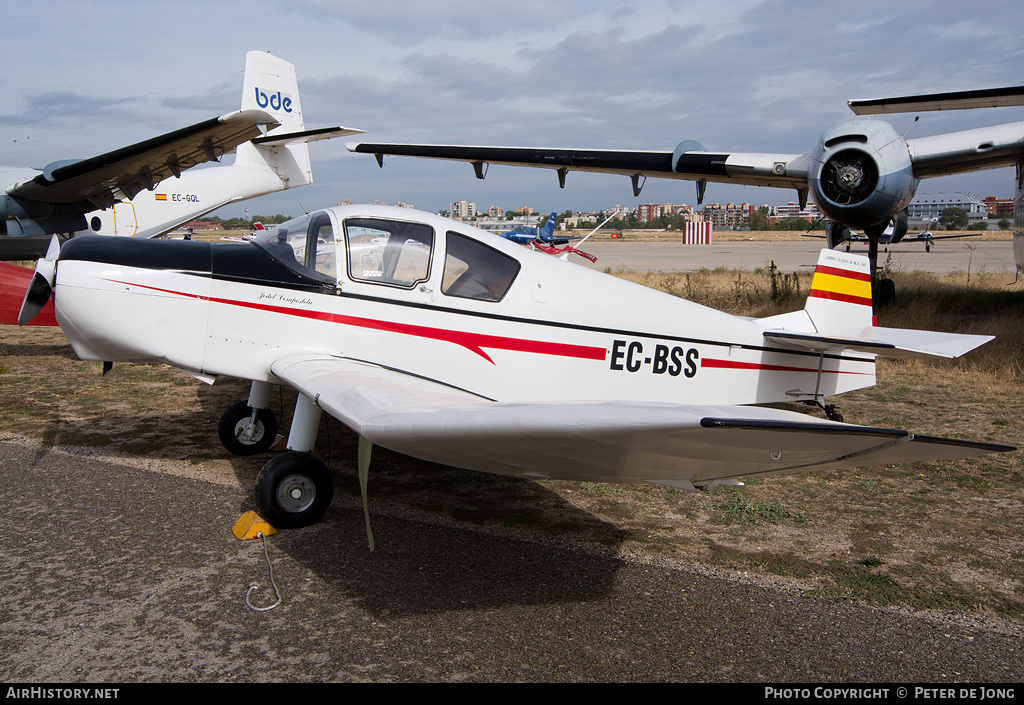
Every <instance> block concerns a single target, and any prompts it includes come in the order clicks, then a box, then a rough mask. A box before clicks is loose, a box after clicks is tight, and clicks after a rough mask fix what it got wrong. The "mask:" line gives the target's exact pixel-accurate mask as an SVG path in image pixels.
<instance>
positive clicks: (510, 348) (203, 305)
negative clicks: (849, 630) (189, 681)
mask: <svg viewBox="0 0 1024 705" xmlns="http://www.w3.org/2000/svg"><path fill="white" fill-rule="evenodd" d="M51 291H52V293H53V297H54V302H55V310H56V316H57V320H58V321H59V323H60V326H61V328H62V329H63V330H64V332H65V334H66V335H67V337H68V339H69V340H70V341H71V345H72V346H73V348H74V350H75V352H76V353H77V354H78V356H79V357H80V358H82V359H84V360H100V361H104V363H105V365H104V366H105V367H107V366H108V365H110V364H112V363H113V362H117V361H143V360H158V361H163V362H166V363H168V364H170V365H173V366H175V367H178V368H180V369H182V370H184V371H186V372H188V373H189V374H192V375H194V376H196V377H198V378H199V379H202V380H205V381H208V382H211V383H212V382H213V380H214V378H216V377H217V376H219V375H227V376H232V377H239V378H243V379H247V380H251V381H252V386H251V389H250V393H249V398H248V400H246V401H239V402H238V403H237V404H235V405H234V406H232V407H231V408H229V409H228V410H227V412H226V413H225V414H224V416H223V418H222V419H221V422H220V436H221V440H222V442H223V443H224V445H225V446H226V447H227V448H228V449H229V450H230V451H232V452H234V453H239V454H251V453H258V452H262V451H265V450H267V449H268V448H269V447H270V445H271V444H272V443H273V441H274V438H275V434H276V431H277V421H276V419H275V417H274V414H273V413H272V412H271V410H270V409H269V399H270V393H271V390H272V387H273V385H280V384H286V385H289V386H291V387H293V388H295V389H296V390H298V392H299V395H298V401H297V402H296V407H295V414H294V420H293V421H292V424H291V428H290V430H289V433H288V441H287V447H288V449H289V450H288V452H285V453H283V454H281V455H278V456H277V457H275V458H274V459H272V460H271V461H270V462H268V463H267V464H266V466H265V467H264V468H263V470H262V472H261V474H260V478H259V480H258V483H257V489H256V495H257V500H258V504H259V506H260V509H261V510H262V512H263V514H264V517H265V518H266V519H268V520H269V521H270V523H271V524H273V525H275V526H278V527H294V526H304V525H307V524H309V523H311V522H314V521H316V520H317V519H318V518H319V517H321V516H322V514H323V513H324V512H325V511H326V509H327V507H328V505H329V504H330V501H331V497H332V493H333V485H332V481H331V476H330V473H329V472H328V471H327V469H326V468H325V466H324V464H323V463H322V462H321V461H319V460H318V459H317V458H316V457H314V456H313V455H312V454H311V451H312V449H313V447H314V441H315V438H316V435H317V430H318V428H319V425H320V424H319V421H320V418H321V413H322V412H323V411H326V412H327V413H329V414H330V415H332V416H334V417H335V418H337V419H338V420H340V421H342V422H343V423H344V424H346V425H347V426H349V427H350V428H352V429H353V430H354V431H355V432H356V433H358V434H359V435H360V437H361V440H360V479H361V480H362V481H363V487H364V497H365V471H366V467H367V465H368V462H369V461H368V457H369V454H368V453H366V454H365V455H364V452H363V449H364V448H366V449H369V448H370V447H372V445H371V444H379V445H382V446H385V447H387V448H390V449H393V450H395V451H398V452H401V453H405V454H408V455H411V456H414V457H417V458H422V459H425V460H430V461H434V462H438V463H444V464H448V465H452V466H456V467H461V468H467V469H473V470H480V471H484V472H491V473H499V474H506V475H514V476H518V477H525V478H564V479H569V480H591V481H601V482H628V483H632V482H648V483H654V484H661V485H669V486H672V487H678V488H685V489H690V490H692V489H694V488H697V487H709V486H712V485H715V484H720V483H726V484H729V483H732V484H735V483H737V482H738V480H739V479H740V478H743V477H751V476H758V475H764V474H768V473H787V472H798V471H803V470H811V469H815V468H822V469H832V468H847V467H854V466H862V465H872V464H879V463H900V462H908V461H913V460H933V459H938V458H951V457H952V458H955V457H963V456H969V455H976V454H983V453H993V452H1000V451H1007V450H1013V449H1012V448H1011V447H1009V446H1004V445H997V444H993V443H980V442H970V441H962V440H952V439H940V438H932V437H927V436H917V435H914V434H911V433H908V432H906V431H900V430H893V429H884V428H871V427H864V426H856V425H851V424H846V423H840V422H838V421H834V420H825V419H819V418H816V417H812V416H809V415H805V414H801V413H797V412H791V411H783V410H777V409H773V408H763V407H757V406H750V405H753V404H766V403H771V402H784V401H804V402H808V403H816V404H821V402H822V400H823V399H824V398H825V397H826V396H831V395H834V394H839V393H842V392H846V391H848V390H852V389H858V388H862V387H866V386H870V385H872V384H874V382H875V357H876V356H877V355H890V356H903V357H941V358H949V357H956V356H959V355H961V354H963V353H966V352H968V351H969V350H971V349H973V348H974V347H976V346H978V345H981V344H982V343H984V342H986V341H988V340H990V339H991V337H990V336H977V335H954V334H945V333H934V332H928V331H913V330H899V329H889V328H879V327H875V326H873V325H872V307H871V287H870V284H869V272H868V262H867V259H866V258H864V257H862V256H857V255H849V254H845V253H840V252H835V251H832V250H824V251H823V252H822V254H821V257H820V259H819V262H818V267H817V270H816V272H815V275H814V279H813V282H812V286H811V291H810V296H809V298H808V300H807V304H806V307H805V308H804V309H803V310H800V311H795V312H792V313H789V314H784V315H779V316H773V317H770V318H764V319H749V318H741V317H737V316H732V315H729V314H726V313H723V312H720V311H716V310H713V309H709V308H706V307H703V306H700V305H697V304H694V303H692V302H689V301H685V300H683V299H679V298H677V297H675V296H671V295H668V294H663V293H659V292H656V291H653V290H651V289H648V288H646V287H643V286H640V285H638V284H633V283H630V282H627V281H624V280H622V279H617V278H615V277H612V276H609V275H606V274H603V273H599V272H595V271H592V270H589V269H585V268H583V267H578V266H575V265H573V264H570V263H567V262H565V261H562V260H560V259H558V258H555V257H550V256H548V255H545V254H542V253H539V252H533V251H530V250H528V249H526V248H523V247H520V246H519V245H516V244H514V243H511V242H509V241H507V240H504V239H502V238H500V237H498V236H496V235H493V234H490V233H487V232H484V231H482V230H478V229H476V228H472V227H470V226H468V225H465V224H463V223H457V222H454V221H451V220H446V219H444V218H441V217H438V216H435V215H431V214H427V213H420V212H416V211H410V210H408V209H405V208H390V207H384V206H344V207H338V208H330V209H327V210H321V211H316V212H314V213H310V214H308V215H305V216H303V217H301V218H298V219H295V220H292V221H289V222H287V223H284V224H282V225H280V226H277V227H275V228H272V229H270V230H268V231H266V232H265V233H263V234H259V235H257V236H256V238H255V239H254V240H253V241H252V242H249V243H225V242H219V243H211V242H196V241H191V242H190V241H177V240H138V239H127V238H103V237H78V238H74V239H72V240H70V241H68V242H66V243H64V245H63V246H60V244H59V242H57V241H56V239H54V242H53V243H52V247H51V250H50V252H49V253H48V254H47V257H46V258H45V259H41V260H40V261H39V262H38V264H37V268H36V272H35V274H34V276H33V281H32V284H31V286H30V287H29V290H28V292H27V293H26V295H25V301H24V303H23V306H22V310H21V314H20V317H21V320H22V322H26V321H28V320H30V319H31V317H32V316H33V315H34V313H35V311H37V310H38V309H39V308H40V307H41V306H42V304H43V303H45V302H46V301H47V300H49V298H50V294H51ZM538 364H540V365H543V367H544V369H545V371H546V374H544V375H542V376H538V375H536V374H535V371H536V369H537V366H538ZM364 458H365V460H364Z"/></svg>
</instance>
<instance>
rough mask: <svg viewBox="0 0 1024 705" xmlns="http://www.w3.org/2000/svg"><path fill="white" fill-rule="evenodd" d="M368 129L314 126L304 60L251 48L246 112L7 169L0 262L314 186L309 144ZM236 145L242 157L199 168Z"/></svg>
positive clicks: (165, 227) (143, 233)
mask: <svg viewBox="0 0 1024 705" xmlns="http://www.w3.org/2000/svg"><path fill="white" fill-rule="evenodd" d="M360 132H362V130H355V129H351V128H345V127H330V128H321V129H316V130H306V129H305V126H304V121H303V117H302V106H301V105H300V103H299V88H298V82H297V80H296V77H295V67H294V66H293V65H292V64H290V63H288V62H287V61H284V60H283V59H279V58H278V57H276V56H273V55H272V54H268V53H266V52H259V51H250V52H249V53H248V54H246V60H245V77H244V79H243V86H242V104H241V108H240V110H238V111H237V112H234V113H229V114H227V115H222V116H220V117H216V118H212V119H210V120H206V121H204V122H201V123H198V124H196V125H192V126H191V127H185V128H182V129H180V130H175V131H174V132H169V133H167V134H164V135H160V136H158V137H153V138H152V139H148V140H145V141H144V142H139V143H137V144H133V145H129V146H127V147H122V148H120V149H116V150H114V151H112V152H107V153H106V154H101V155H99V156H96V157H92V158H90V159H83V160H65V161H60V162H54V163H53V164H50V165H49V166H47V167H46V168H45V169H43V170H42V171H41V172H40V171H39V170H37V169H27V168H20V167H0V186H2V187H3V189H4V195H0V259H5V260H21V259H34V258H36V257H39V256H41V255H42V254H43V253H45V252H46V249H47V246H48V245H49V242H50V235H51V234H54V233H60V234H65V235H69V236H73V235H76V234H90V233H97V234H100V235H124V236H129V237H143V238H145V237H155V236H157V235H162V234H164V233H167V232H169V231H170V230H173V229H174V228H176V227H178V226H180V225H182V224H184V223H187V222H189V221H190V220H194V219H195V218H198V217H199V216H201V215H203V214H205V213H209V212H210V211H212V210H215V209H216V208H220V207H221V206H223V205H226V204H229V203H235V202H237V201H242V200H245V199H248V198H255V197H257V196H262V195H265V194H268V193H273V192H275V191H281V190H283V189H289V188H295V187H297V186H304V185H306V184H310V183H312V181H313V173H312V168H311V167H310V162H309V150H308V148H307V143H308V142H313V141H317V140H323V139H329V138H331V137H341V136H344V135H354V134H358V133H360ZM231 152H234V153H235V160H234V163H233V164H219V165H217V166H213V167H211V168H208V169H196V170H190V169H191V167H193V166H195V165H197V164H203V163H205V162H211V161H217V162H219V161H220V159H221V157H223V156H224V155H226V154H229V153H231ZM171 177H174V178H171ZM87 215H88V218H87V217H86V216H87Z"/></svg>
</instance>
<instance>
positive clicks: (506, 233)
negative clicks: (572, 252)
mask: <svg viewBox="0 0 1024 705" xmlns="http://www.w3.org/2000/svg"><path fill="white" fill-rule="evenodd" d="M556 218H557V214H556V213H552V214H551V215H549V216H548V219H547V222H546V223H544V226H543V227H541V226H539V225H538V226H537V227H535V228H531V227H530V226H528V225H520V226H518V227H515V228H512V229H511V230H502V231H500V232H497V233H495V234H497V235H501V236H502V237H503V238H505V239H506V240H511V241H512V242H518V243H519V244H520V245H528V244H530V243H531V242H535V241H537V240H539V241H541V242H544V243H548V242H552V241H554V240H555V221H556ZM564 239H565V241H566V242H568V238H564ZM557 244H565V243H562V242H560V243H557Z"/></svg>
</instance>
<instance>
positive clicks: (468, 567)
mask: <svg viewBox="0 0 1024 705" xmlns="http://www.w3.org/2000/svg"><path fill="white" fill-rule="evenodd" d="M0 485H2V488H3V493H4V496H5V497H7V498H8V508H7V511H5V512H4V513H3V515H2V516H0V537H2V540H3V546H4V548H3V551H2V552H0V574H2V575H3V582H4V585H3V590H2V592H0V651H2V653H4V654H5V657H4V658H3V659H0V680H3V681H5V682H8V683H11V682H32V683H39V682H63V683H86V682H104V683H132V682H165V681H166V682H185V681H187V682H227V681H243V682H268V681H288V682H303V681H332V682H352V681H369V682H429V681H435V682H453V681H467V682H493V681H502V682H507V681H519V682H523V681H525V682H542V681H543V682H550V681H572V682H629V681H688V682H698V681H729V682H745V683H752V682H779V683H782V682H786V683H795V682H826V683H849V682H862V683H911V682H915V683H916V682H927V683H964V682H971V683H981V682H986V683H1004V684H1005V683H1011V684H1012V683H1019V682H1020V681H1021V680H1022V676H1024V666H1022V663H1021V659H1020V654H1019V644H1020V639H1021V636H1022V632H1024V630H1022V629H1021V626H1020V624H1019V621H1014V620H1002V619H998V618H994V617H987V616H984V615H978V614H971V615H964V616H956V617H950V616H946V617H944V618H939V617H938V616H937V615H934V614H922V613H911V612H908V611H899V610H882V609H874V608H868V607H862V606H856V605H850V604H846V603H841V602H835V601H829V600H825V599H820V598H814V597H808V596H806V595H804V594H803V593H802V591H801V590H800V588H799V586H798V585H797V584H795V583H785V582H782V581H775V580H771V579H768V578H755V577H754V576H751V575H747V574H742V573H732V572H729V571H724V570H714V569H710V568H704V569H699V568H697V567H695V566H690V565H685V564H680V563H678V562H670V561H667V560H656V559H654V558H652V557H651V556H649V555H645V554H642V553H637V554H621V553H616V552H614V551H609V550H607V549H602V548H600V547H595V546H587V545H576V544H573V543H572V542H570V541H567V540H566V539H564V538H563V539H560V540H559V541H558V542H544V541H538V540H537V539H536V537H535V536H532V535H531V536H530V537H528V538H523V537H522V536H520V535H517V534H516V532H515V531H514V530H511V529H506V530H502V531H490V530H481V529H479V527H466V526H462V525H459V524H457V523H456V522H454V521H438V520H437V519H436V518H435V519H433V520H429V519H428V518H427V517H425V516H418V515H416V516H413V515H402V514H401V513H400V512H396V511H395V508H394V507H393V506H391V505H388V504H387V503H386V502H379V503H374V502H373V501H372V499H371V508H372V521H373V532H374V536H375V539H376V550H375V551H374V552H372V553H371V552H369V551H368V550H367V546H366V538H365V534H364V525H363V517H362V510H361V507H360V506H359V504H358V500H355V499H350V498H347V497H339V498H337V499H336V501H335V504H334V505H333V507H332V509H331V511H330V512H329V513H328V515H327V518H326V519H325V521H323V522H321V523H319V524H317V525H315V526H313V527H309V528H307V529H302V530H297V531H291V532H283V533H280V534H277V535H275V536H272V537H269V538H268V539H267V541H266V546H267V551H268V552H269V556H270V560H271V564H272V565H273V575H274V578H275V581H276V585H277V587H278V589H279V592H280V596H281V603H280V604H279V605H278V606H277V607H275V608H274V609H271V610H268V611H255V610H253V609H250V607H248V606H247V605H246V590H247V589H248V588H249V586H250V584H251V583H253V582H256V583H259V584H260V585H261V587H260V588H258V589H256V590H254V591H253V593H252V595H251V600H252V602H253V604H254V605H256V606H263V605H268V604H270V603H272V602H273V601H274V599H275V596H274V593H273V590H272V588H271V586H270V584H269V581H268V580H267V578H268V573H267V564H266V562H265V560H264V553H263V551H264V549H263V546H262V544H261V542H260V541H259V540H255V541H238V540H237V539H235V538H234V536H233V535H232V533H231V527H232V525H233V524H234V522H235V520H236V519H237V518H238V516H240V515H241V513H242V512H244V511H246V510H248V509H251V508H252V506H251V502H250V499H249V494H250V492H249V490H248V488H247V487H242V486H240V484H239V482H238V481H237V478H234V477H232V476H230V474H223V473H217V472H204V471H202V470H200V469H197V467H196V466H194V465H189V464H187V463H184V462H176V461H155V460H145V459H135V460H132V461H123V460H116V461H112V460H110V459H103V458H100V457H96V456H90V455H89V454H87V453H85V452H83V451H81V450H78V449H73V450H68V451H65V450H61V449H54V448H46V447H43V446H40V445H38V444H33V443H30V442H27V441H24V440H19V439H10V438H9V439H8V440H5V441H2V442H0Z"/></svg>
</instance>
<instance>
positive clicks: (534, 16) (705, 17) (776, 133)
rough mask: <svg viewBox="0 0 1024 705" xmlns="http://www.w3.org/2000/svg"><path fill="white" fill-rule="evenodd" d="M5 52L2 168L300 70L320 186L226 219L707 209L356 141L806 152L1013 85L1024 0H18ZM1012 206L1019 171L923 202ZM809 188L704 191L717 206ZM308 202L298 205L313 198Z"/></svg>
mask: <svg viewBox="0 0 1024 705" xmlns="http://www.w3.org/2000/svg"><path fill="white" fill-rule="evenodd" d="M4 25H5V27H4V39H3V41H2V42H0V62H2V65H3V66H4V71H3V72H2V73H0V95H2V96H3V98H2V101H0V163H2V164H5V165H10V166H32V167H37V168H41V167H42V166H45V165H46V164H48V163H49V162H51V161H55V160H58V159H69V158H85V157H90V156H94V155H97V154H100V153H103V152H106V151H109V150H111V149H115V148H117V147H120V146H124V145H126V144H130V143H133V142H137V141H140V140H143V139H146V138H149V137H152V136H155V135H157V134H160V133H162V132H166V131H169V130H173V129H176V128H178V127H184V126H186V125H190V124H193V123H195V122H199V121H200V120H203V119H206V118H210V117H213V116H215V115H219V114H223V113H227V112H231V111H232V110H236V109H237V108H238V104H239V100H240V96H241V82H242V69H243V67H244V63H245V53H246V52H247V51H250V50H261V51H270V52H271V53H273V54H276V55H277V56H280V57H282V58H284V59H286V60H288V61H290V62H292V63H294V64H295V66H296V71H297V73H298V76H299V88H300V94H301V100H302V110H303V114H304V116H305V120H306V127H307V128H315V127H326V126H334V125H345V126H349V127H358V128H361V129H363V130H366V131H367V134H366V135H364V136H361V137H356V138H353V137H349V138H341V139H335V140H330V141H323V142H318V143H316V144H313V145H311V147H310V149H311V155H312V162H313V171H314V179H315V182H316V183H315V184H313V185H311V186H307V187H303V188H302V189H296V190H292V191H287V192H284V193H279V194H273V195H270V196H265V197H263V198H262V199H259V200H256V201H250V202H248V203H245V204H239V205H235V206H230V207H227V208H224V209H221V211H219V212H218V215H222V216H225V217H229V216H233V215H239V214H241V213H242V211H243V208H248V209H250V211H251V212H252V213H261V214H269V213H277V212H282V213H287V214H291V215H295V214H297V213H299V212H300V208H306V209H307V210H312V209H315V208H320V207H326V206H331V205H334V204H335V203H337V202H340V201H343V200H349V201H355V202H372V201H374V200H380V201H383V202H387V203H394V202H396V201H406V202H410V203H413V204H414V205H415V206H416V207H418V208H422V209H424V210H437V209H440V208H447V206H448V204H449V203H450V202H452V201H455V200H459V199H463V198H464V199H467V200H470V201H474V202H475V203H476V204H477V207H478V208H481V209H485V208H487V207H488V206H491V205H499V206H502V207H504V208H517V207H519V206H522V205H529V206H531V207H533V208H535V209H537V210H540V211H549V210H558V211H563V210H566V209H573V210H590V209H601V208H607V207H610V206H613V205H616V204H622V205H629V206H634V205H636V204H638V203H646V202H656V203H665V202H672V203H688V204H691V205H693V204H695V203H696V189H695V188H694V186H693V185H692V184H689V183H687V182H679V181H674V180H658V179H649V180H648V181H647V183H646V185H645V187H644V190H643V192H642V194H641V195H640V197H639V198H634V197H633V195H632V190H631V187H630V183H629V179H628V178H626V177H623V176H610V175H598V174H569V176H568V179H567V183H566V188H565V189H559V188H558V182H557V178H556V176H555V174H554V173H553V172H551V171H548V170H536V169H524V168H514V167H497V166H495V167H491V169H490V170H489V172H488V175H487V179H486V180H484V181H479V180H477V179H475V178H474V177H473V171H472V168H471V167H470V166H469V165H468V164H460V163H450V162H437V161H429V160H419V159H408V158H405V159H403V158H397V157H395V158H390V159H387V160H386V163H385V167H384V169H379V168H378V167H377V164H376V161H375V160H374V159H373V157H371V156H369V155H357V154H351V153H349V152H348V151H347V150H346V149H345V146H344V142H345V141H352V140H357V139H365V140H366V141H381V142H388V141H392V142H428V143H450V144H488V145H524V146H553V147H580V148H587V147H590V148H615V149H648V150H669V151H670V150H672V149H673V148H674V147H675V145H676V144H677V143H678V142H680V141H681V140H684V139H692V140H697V141H698V142H700V143H702V144H703V145H704V146H705V147H706V148H707V149H709V150H713V151H745V152H756V151H766V152H792V153H804V152H809V151H811V149H812V148H813V146H814V144H815V141H816V140H817V138H818V137H819V135H820V134H821V132H822V131H823V130H824V129H826V128H827V127H829V126H830V125H832V124H833V123H835V122H838V121H840V120H845V119H848V118H850V117H852V113H851V112H850V111H849V109H848V108H847V106H846V101H847V100H848V99H850V98H870V97H886V96H895V95H904V94H915V93H929V92H938V91H947V90H964V89H969V88H984V87H1000V86H1012V85H1022V83H1024V81H1022V79H1024V41H1022V39H1021V37H1022V34H1024V32H1022V30H1024V4H1021V3H1020V2H1019V0H994V1H986V0H979V1H978V2H974V3H971V4H969V5H965V4H964V3H963V2H959V1H956V2H954V1H952V0H949V1H947V0H933V1H928V2H925V1H923V0H902V1H900V2H894V1H893V0H860V1H859V2H857V3H849V2H832V1H829V0H790V1H783V0H728V1H723V2H706V1H705V0H700V1H696V2H693V1H690V0H645V1H644V2H639V1H636V2H628V1H623V0H587V1H581V0H519V1H518V2H516V3H508V2H500V3H489V2H484V1H482V0H447V1H446V2H429V1H428V0H421V1H418V2H402V1H400V0H375V1H374V2H365V1H362V2H348V1H337V2H334V1H330V0H287V1H286V2H278V1H277V0H249V1H247V2H244V3H242V2H234V1H232V0H227V1H221V2H209V1H208V0H207V1H205V2H196V1H193V0H178V2H175V3H149V2H139V1H138V0H136V1H135V2H123V1H122V0H104V1H103V2H92V1H91V0H38V1H37V2H34V3H16V4H13V3H9V6H8V7H7V8H6V9H5V10H4ZM913 119H914V116H913V115H907V116H893V117H891V119H890V121H891V122H892V123H893V124H894V126H895V127H896V128H897V130H898V131H900V132H901V133H902V132H905V131H908V130H909V136H925V135H930V134H935V133H938V132H945V131H949V130H956V129H966V128H969V127H978V126H982V125H988V124H996V123H1000V122H1010V121H1017V120H1024V108H999V109H991V110H985V111H956V112H942V113H922V114H921V119H920V121H919V122H917V123H916V124H914V123H913ZM937 191H947V192H949V191H968V192H971V193H974V194H976V195H979V196H982V197H984V196H988V195H995V196H999V197H1009V196H1012V195H1013V172H1012V170H1008V169H1001V170H996V171H989V172H981V173H977V174H971V175H966V176H959V177H944V178H942V179H935V180H931V181H926V182H924V183H923V184H922V185H921V187H920V188H919V189H918V192H919V193H933V192H937ZM794 199H795V193H793V192H788V191H782V190H778V189H764V188H754V187H737V186H728V185H720V184H709V185H708V191H707V198H706V200H707V201H709V202H713V201H718V202H726V201H735V202H740V201H747V202H751V203H755V204H758V205H760V204H763V203H772V204H782V203H786V202H787V201H791V200H794ZM300 204H301V205H300Z"/></svg>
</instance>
